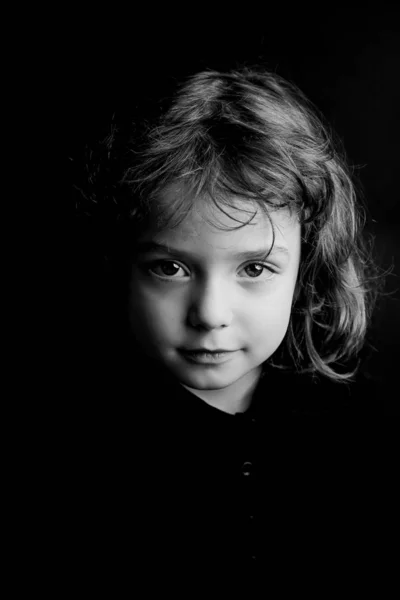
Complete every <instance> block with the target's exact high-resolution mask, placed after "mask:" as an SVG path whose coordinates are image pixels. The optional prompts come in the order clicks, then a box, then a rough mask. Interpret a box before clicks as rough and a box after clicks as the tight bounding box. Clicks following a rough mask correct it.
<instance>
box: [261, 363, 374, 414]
mask: <svg viewBox="0 0 400 600" xmlns="http://www.w3.org/2000/svg"><path fill="white" fill-rule="evenodd" d="M274 371H275V370H274ZM258 393H259V394H260V396H264V397H266V396H267V394H268V395H271V394H272V395H273V396H274V403H273V404H274V406H275V411H278V412H280V411H283V412H285V413H286V415H287V416H293V417H296V416H332V417H334V416H343V417H345V416H359V415H371V416H372V415H379V414H382V415H383V411H384V409H383V401H382V393H381V386H380V385H379V381H378V380H376V379H374V378H372V377H368V376H366V375H365V374H363V373H359V374H358V375H357V376H356V377H355V379H354V381H352V382H351V383H345V382H334V381H332V380H330V379H328V378H326V377H322V376H315V375H309V374H295V373H289V372H273V373H272V374H271V372H270V371H268V372H267V373H266V374H265V376H264V378H263V380H262V382H260V389H259V390H258Z"/></svg>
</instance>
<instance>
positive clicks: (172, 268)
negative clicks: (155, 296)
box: [161, 262, 179, 275]
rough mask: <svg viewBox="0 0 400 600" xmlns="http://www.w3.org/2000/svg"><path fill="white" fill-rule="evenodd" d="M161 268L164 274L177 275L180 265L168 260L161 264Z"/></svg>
mask: <svg viewBox="0 0 400 600" xmlns="http://www.w3.org/2000/svg"><path fill="white" fill-rule="evenodd" d="M161 269H162V270H163V272H164V275H175V273H176V271H177V270H178V269H179V267H178V266H177V265H175V263H172V262H167V263H163V264H162V265H161ZM168 271H169V272H168Z"/></svg>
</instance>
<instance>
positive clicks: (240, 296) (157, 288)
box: [129, 187, 300, 393]
mask: <svg viewBox="0 0 400 600" xmlns="http://www.w3.org/2000/svg"><path fill="white" fill-rule="evenodd" d="M173 193H176V190H174V188H172V187H171V188H169V190H167V191H166V192H165V193H164V196H163V201H165V202H168V197H169V195H170V194H173ZM235 205H236V206H238V208H240V207H243V208H244V209H246V210H247V211H250V212H247V213H243V212H242V211H240V210H236V211H235V210H232V211H229V214H230V216H231V217H236V218H237V219H238V220H239V222H235V221H233V220H232V219H231V218H230V217H228V216H225V215H224V214H223V213H222V212H221V211H219V210H218V209H217V208H215V207H214V206H210V205H209V203H208V202H205V203H204V204H203V205H201V204H200V203H199V205H198V208H197V210H196V211H193V212H192V214H190V215H189V216H188V217H187V218H186V220H185V221H183V223H182V224H181V225H179V226H178V227H176V228H175V229H170V230H164V231H161V232H160V231H157V230H156V229H154V230H148V231H147V232H145V233H144V234H143V235H142V236H141V237H140V238H139V240H138V247H137V255H136V258H135V261H134V265H133V269H132V279H131V286H130V301H129V307H130V308H129V310H130V321H131V325H132V329H133V333H134V336H135V337H136V339H137V340H138V341H139V342H140V344H141V345H142V346H143V348H144V349H145V351H146V353H147V354H148V355H150V356H152V357H153V358H156V359H157V360H158V361H160V362H161V363H162V364H163V365H164V367H166V368H167V369H168V371H169V372H170V373H171V374H172V375H174V376H175V377H176V378H177V379H178V381H179V382H180V383H182V384H183V385H185V386H187V387H189V388H190V389H192V390H204V391H205V390H222V389H225V390H226V389H228V388H229V387H230V386H234V385H235V384H237V383H238V382H239V380H241V379H242V378H247V379H248V378H250V379H251V378H252V377H253V376H254V377H255V378H257V377H258V376H259V374H260V371H261V365H262V363H263V362H264V361H266V360H267V359H268V358H269V357H270V356H271V355H272V354H273V353H274V352H275V350H276V349H277V348H278V346H279V345H280V344H281V342H282V340H283V338H284V336H285V333H286V331H287V328H288V324H289V319H290V313H291V306H292V300H293V294H294V290H295V285H296V279H297V273H298V268H299V260H300V223H299V222H298V220H297V219H296V216H293V217H290V215H289V212H288V211H286V210H279V211H276V212H273V213H271V214H270V217H271V219H272V221H273V223H274V225H275V236H276V238H275V245H274V250H273V251H272V253H271V254H270V256H269V257H268V258H267V259H266V260H263V255H265V254H266V253H267V251H268V250H269V248H270V246H271V243H272V229H271V225H270V222H269V220H268V218H267V217H266V216H265V215H264V214H262V213H261V211H260V210H258V213H257V215H256V216H255V217H254V219H253V220H252V222H251V223H250V224H248V225H245V226H243V227H241V228H240V229H237V230H233V231H224V230H223V229H218V227H217V226H215V227H214V226H211V225H210V224H209V223H210V222H214V223H217V224H221V225H222V226H224V227H234V226H236V225H239V224H240V221H245V220H248V219H249V218H250V216H251V215H252V213H253V210H252V209H253V207H252V206H251V205H249V203H248V201H247V202H243V201H240V199H237V200H236V204H235ZM204 216H206V218H207V221H206V220H204ZM151 243H152V244H154V248H153V249H151V246H150V244H151ZM146 244H147V245H146ZM155 244H159V245H163V246H165V247H168V248H169V252H168V251H167V250H163V249H161V248H159V249H157V248H156V247H155ZM285 250H286V251H285ZM245 252H254V256H252V257H245V256H243V255H242V256H240V253H245ZM263 263H264V265H265V268H264V269H263V268H262V264H263ZM185 349H186V350H194V349H208V350H216V349H226V350H229V351H231V352H230V353H229V354H226V355H225V356H223V357H221V358H220V359H217V360H216V359H214V360H212V359H210V358H207V357H203V358H198V359H196V357H193V356H192V355H187V354H185ZM204 393H206V392H204Z"/></svg>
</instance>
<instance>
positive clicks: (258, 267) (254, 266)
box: [246, 264, 263, 276]
mask: <svg viewBox="0 0 400 600" xmlns="http://www.w3.org/2000/svg"><path fill="white" fill-rule="evenodd" d="M246 269H255V270H256V273H254V271H253V275H254V274H255V276H257V275H259V274H260V273H261V272H262V270H263V267H262V266H261V265H256V264H254V265H248V266H247V267H246ZM250 275H251V273H250Z"/></svg>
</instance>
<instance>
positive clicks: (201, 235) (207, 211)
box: [140, 185, 300, 250]
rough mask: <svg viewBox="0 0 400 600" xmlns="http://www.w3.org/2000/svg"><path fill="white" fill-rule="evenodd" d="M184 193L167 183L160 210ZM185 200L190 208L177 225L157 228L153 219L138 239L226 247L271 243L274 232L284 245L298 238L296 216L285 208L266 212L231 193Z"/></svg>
mask: <svg viewBox="0 0 400 600" xmlns="http://www.w3.org/2000/svg"><path fill="white" fill-rule="evenodd" d="M184 194H185V191H184V190H183V189H182V188H180V187H178V186H176V185H173V186H170V187H168V188H167V189H166V190H165V191H164V192H163V193H162V195H161V196H160V197H159V210H161V211H162V210H163V209H166V210H168V208H169V207H173V206H174V205H176V203H177V200H178V201H181V202H182V201H183V202H184V200H185V198H184ZM188 204H189V205H190V206H191V210H190V211H189V213H188V214H187V215H186V216H185V217H184V218H183V220H181V221H180V222H179V224H178V225H175V226H171V227H166V228H163V229H159V228H157V227H156V225H155V219H154V220H153V223H152V225H151V226H150V227H149V229H148V230H147V231H146V232H145V233H144V235H142V236H141V237H140V240H142V239H146V240H157V241H160V242H161V241H164V242H167V243H168V242H169V243H172V242H173V243H174V244H175V245H176V244H177V243H181V244H183V245H185V246H188V245H189V246H191V247H199V248H201V247H203V246H206V247H207V246H212V248H213V249H214V250H218V249H221V250H229V249H232V248H237V247H242V246H243V247H247V246H249V244H254V246H259V247H261V246H262V245H264V246H265V245H266V244H268V245H270V244H272V241H273V235H274V236H275V240H276V241H279V242H283V243H285V245H286V246H293V244H296V242H297V241H298V238H300V224H299V221H298V218H297V216H296V215H292V214H290V212H289V210H288V209H279V210H276V209H275V210H273V209H269V210H268V214H266V211H264V210H263V209H262V208H261V206H260V205H259V204H258V203H256V202H254V201H251V200H244V199H242V198H240V197H238V196H231V197H230V198H229V202H227V203H221V204H219V203H218V205H216V204H215V203H214V202H213V200H212V199H211V198H210V197H206V196H199V197H197V198H196V199H195V200H194V202H190V203H189V202H188ZM272 227H273V229H272Z"/></svg>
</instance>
